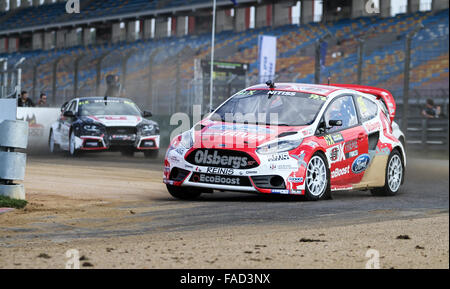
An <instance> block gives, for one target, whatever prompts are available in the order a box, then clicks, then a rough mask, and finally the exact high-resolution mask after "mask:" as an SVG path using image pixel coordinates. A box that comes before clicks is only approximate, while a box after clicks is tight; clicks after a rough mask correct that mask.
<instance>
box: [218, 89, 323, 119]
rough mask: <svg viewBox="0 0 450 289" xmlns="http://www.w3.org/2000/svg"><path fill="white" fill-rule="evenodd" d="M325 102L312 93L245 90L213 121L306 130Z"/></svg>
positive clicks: (228, 103) (233, 97)
mask: <svg viewBox="0 0 450 289" xmlns="http://www.w3.org/2000/svg"><path fill="white" fill-rule="evenodd" d="M325 101H326V98H325V97H324V96H321V95H317V94H310V93H302V92H290V91H268V90H244V91H241V92H238V93H237V94H235V95H234V96H232V97H231V98H230V99H229V100H228V101H227V102H226V103H225V104H224V105H223V106H221V107H220V108H219V109H218V110H217V111H216V112H215V114H214V115H213V116H212V117H211V119H213V120H220V121H226V122H237V123H259V124H267V125H280V126H304V125H309V124H312V123H313V122H314V119H315V118H316V115H317V114H318V113H319V111H320V109H321V107H322V105H323V104H324V103H325ZM230 119H231V120H230Z"/></svg>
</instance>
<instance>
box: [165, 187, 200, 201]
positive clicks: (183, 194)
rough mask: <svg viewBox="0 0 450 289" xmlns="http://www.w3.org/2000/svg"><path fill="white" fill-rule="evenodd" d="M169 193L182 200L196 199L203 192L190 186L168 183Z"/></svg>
mask: <svg viewBox="0 0 450 289" xmlns="http://www.w3.org/2000/svg"><path fill="white" fill-rule="evenodd" d="M166 186H167V190H168V191H169V194H170V195H172V197H174V198H177V199H180V200H194V199H196V198H198V197H199V196H200V195H201V194H202V193H201V192H199V191H197V190H195V189H193V188H188V187H177V186H172V185H166Z"/></svg>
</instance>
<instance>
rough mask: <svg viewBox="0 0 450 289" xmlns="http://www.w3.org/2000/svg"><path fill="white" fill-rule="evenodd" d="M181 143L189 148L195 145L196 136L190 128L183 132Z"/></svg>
mask: <svg viewBox="0 0 450 289" xmlns="http://www.w3.org/2000/svg"><path fill="white" fill-rule="evenodd" d="M180 144H181V145H182V146H184V147H185V148H187V149H190V148H191V147H193V146H194V137H193V136H192V132H191V131H190V130H188V131H186V132H184V133H183V134H181V140H180Z"/></svg>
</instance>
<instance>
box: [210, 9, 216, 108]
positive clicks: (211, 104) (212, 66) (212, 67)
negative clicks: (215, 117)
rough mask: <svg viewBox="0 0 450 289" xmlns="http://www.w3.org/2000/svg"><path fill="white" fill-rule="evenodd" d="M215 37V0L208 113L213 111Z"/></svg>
mask: <svg viewBox="0 0 450 289" xmlns="http://www.w3.org/2000/svg"><path fill="white" fill-rule="evenodd" d="M215 37H216V0H213V21H212V36H211V71H210V76H209V111H212V109H213V87H214V42H215V40H216V39H215Z"/></svg>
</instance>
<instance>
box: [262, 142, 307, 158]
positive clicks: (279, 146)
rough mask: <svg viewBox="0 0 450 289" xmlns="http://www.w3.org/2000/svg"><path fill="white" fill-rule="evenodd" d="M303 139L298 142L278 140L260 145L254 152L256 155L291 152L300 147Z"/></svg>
mask: <svg viewBox="0 0 450 289" xmlns="http://www.w3.org/2000/svg"><path fill="white" fill-rule="evenodd" d="M302 142H303V139H299V140H279V141H277V142H273V143H270V144H267V145H262V146H260V147H258V149H257V150H256V152H257V153H259V154H262V155H267V154H273V153H281V152H287V151H291V150H293V149H295V148H297V147H298V146H299V145H301V144H302Z"/></svg>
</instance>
